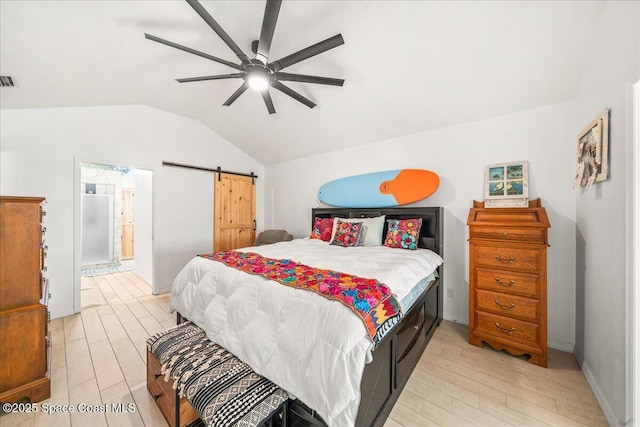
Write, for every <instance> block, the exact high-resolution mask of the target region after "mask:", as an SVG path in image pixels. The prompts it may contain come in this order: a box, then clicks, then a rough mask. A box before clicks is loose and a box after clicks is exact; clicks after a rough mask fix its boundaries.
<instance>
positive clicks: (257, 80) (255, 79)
mask: <svg viewBox="0 0 640 427" xmlns="http://www.w3.org/2000/svg"><path fill="white" fill-rule="evenodd" d="M247 82H248V83H249V87H250V88H251V89H253V90H257V91H260V92H262V91H263V90H265V89H266V88H268V87H269V80H268V79H267V78H266V77H265V76H263V75H262V74H258V73H254V74H252V75H250V76H249V78H248V79H247Z"/></svg>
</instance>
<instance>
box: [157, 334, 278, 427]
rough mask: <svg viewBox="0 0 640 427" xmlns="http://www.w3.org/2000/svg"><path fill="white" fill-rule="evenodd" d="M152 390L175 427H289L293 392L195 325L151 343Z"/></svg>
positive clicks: (164, 335)
mask: <svg viewBox="0 0 640 427" xmlns="http://www.w3.org/2000/svg"><path fill="white" fill-rule="evenodd" d="M163 364H164V369H163ZM169 373H170V375H169ZM147 389H148V390H149V393H151V395H152V396H153V398H154V400H155V401H156V404H157V405H158V407H159V408H160V412H161V413H162V415H163V416H164V418H165V419H166V420H167V423H168V424H169V425H170V426H171V427H187V426H189V427H193V426H196V425H204V424H209V423H213V424H214V425H215V423H216V422H221V421H231V422H232V424H231V425H235V424H233V423H234V422H241V421H242V424H243V425H252V424H254V425H260V426H263V425H266V426H273V427H286V426H287V412H288V400H289V396H288V394H287V393H286V392H285V391H284V390H282V389H281V388H279V387H278V386H277V385H275V384H274V383H272V382H271V381H269V380H267V379H266V378H264V377H262V376H260V375H258V374H256V373H255V372H254V371H253V370H252V369H251V368H250V367H249V365H247V364H246V363H243V362H242V361H240V360H239V359H238V358H237V357H235V356H234V355H233V354H231V353H230V352H229V351H227V350H226V349H224V348H223V347H221V346H220V345H217V344H215V343H212V342H211V341H210V340H209V339H208V338H207V337H206V334H205V333H204V331H203V330H202V329H200V328H199V327H198V326H196V325H194V324H192V323H190V322H186V323H182V324H180V325H178V326H176V327H174V328H171V329H168V330H166V331H163V332H161V333H159V334H156V335H154V336H152V337H150V338H149V339H148V340H147ZM180 394H182V395H183V396H185V397H182V398H181V397H180ZM203 420H204V421H203ZM203 423H204V424H203Z"/></svg>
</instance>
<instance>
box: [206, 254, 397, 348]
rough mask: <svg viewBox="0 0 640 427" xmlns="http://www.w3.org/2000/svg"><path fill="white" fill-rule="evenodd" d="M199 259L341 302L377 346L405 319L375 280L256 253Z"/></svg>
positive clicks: (217, 255)
mask: <svg viewBox="0 0 640 427" xmlns="http://www.w3.org/2000/svg"><path fill="white" fill-rule="evenodd" d="M199 256H201V257H203V258H207V259H210V260H212V261H218V262H221V263H223V264H225V265H226V266H228V267H232V268H235V269H237V270H240V271H243V272H245V273H249V274H255V275H258V276H262V277H264V278H265V279H269V280H273V281H275V282H278V283H281V284H283V285H286V286H291V287H294V288H298V289H304V290H308V291H312V292H315V293H317V294H319V295H322V296H323V297H325V298H328V299H331V300H334V301H339V302H341V303H342V304H343V305H345V306H346V307H348V308H349V309H350V310H352V311H353V312H354V313H355V314H357V315H358V317H359V318H360V319H361V320H362V322H363V323H364V326H365V328H366V329H367V333H368V334H369V339H371V341H373V342H374V343H375V345H376V346H377V345H378V344H379V343H380V341H382V338H384V336H385V335H386V333H387V332H388V331H389V330H391V328H393V326H395V325H396V324H397V323H398V322H399V321H400V319H401V318H402V313H401V312H400V305H399V304H398V300H396V298H395V297H394V296H393V295H392V294H391V291H390V290H389V288H388V287H387V286H386V285H384V284H383V283H381V282H379V281H378V280H376V279H366V278H362V277H357V276H352V275H350V274H345V273H340V272H337V271H333V270H324V269H320V268H315V267H309V266H308V265H305V264H301V263H299V262H295V261H292V260H290V259H274V258H267V257H263V256H262V255H259V254H257V253H253V252H237V251H223V252H214V253H210V254H202V255H199Z"/></svg>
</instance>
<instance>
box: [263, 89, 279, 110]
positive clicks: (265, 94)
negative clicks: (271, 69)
mask: <svg viewBox="0 0 640 427" xmlns="http://www.w3.org/2000/svg"><path fill="white" fill-rule="evenodd" d="M262 99H264V105H266V106H267V110H268V111H269V114H275V113H276V109H275V107H274V106H273V101H272V100H271V95H270V94H269V90H268V89H266V90H263V91H262Z"/></svg>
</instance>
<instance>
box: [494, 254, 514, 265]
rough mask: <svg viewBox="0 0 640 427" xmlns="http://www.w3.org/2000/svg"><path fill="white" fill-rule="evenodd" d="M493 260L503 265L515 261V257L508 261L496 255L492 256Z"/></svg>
mask: <svg viewBox="0 0 640 427" xmlns="http://www.w3.org/2000/svg"><path fill="white" fill-rule="evenodd" d="M494 258H495V259H496V261H498V262H501V263H503V264H511V263H512V262H513V261H515V260H516V257H514V256H512V257H509V259H503V258H502V257H501V256H500V255H496V256H494Z"/></svg>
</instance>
